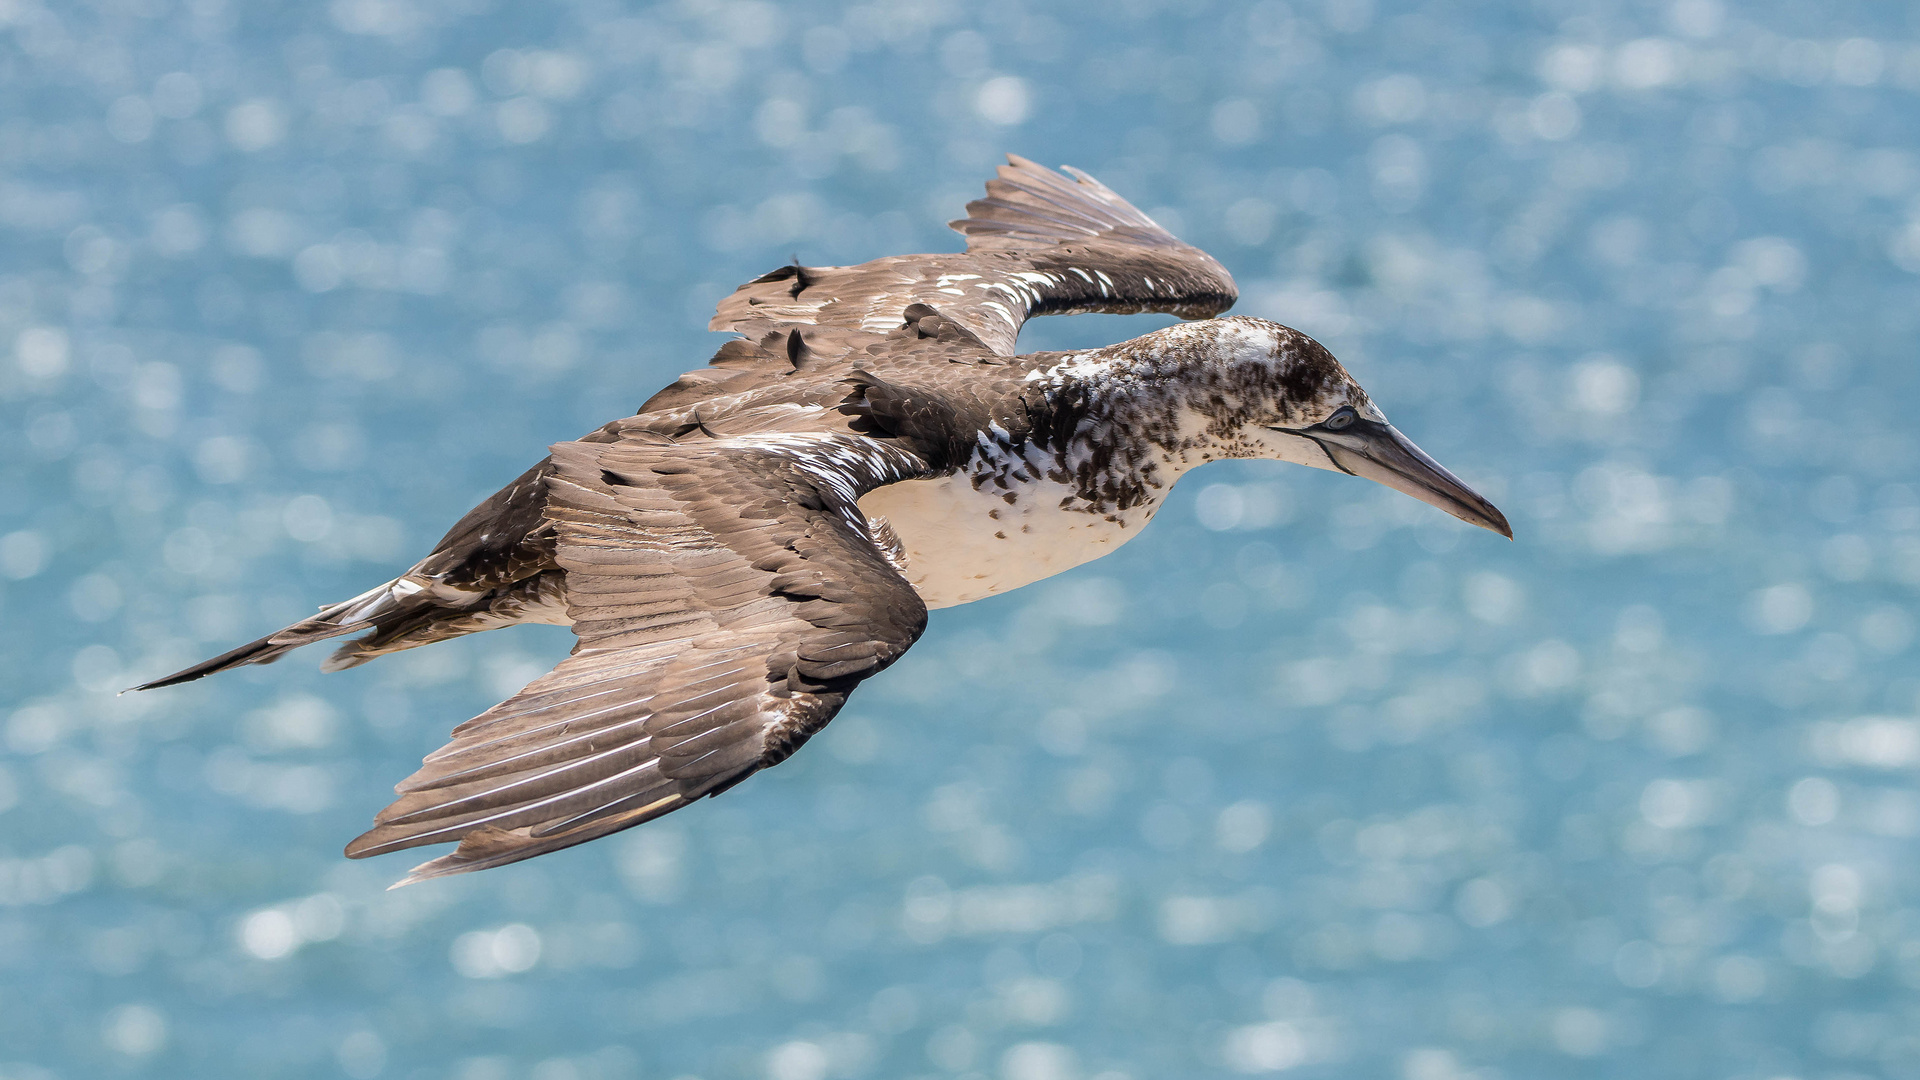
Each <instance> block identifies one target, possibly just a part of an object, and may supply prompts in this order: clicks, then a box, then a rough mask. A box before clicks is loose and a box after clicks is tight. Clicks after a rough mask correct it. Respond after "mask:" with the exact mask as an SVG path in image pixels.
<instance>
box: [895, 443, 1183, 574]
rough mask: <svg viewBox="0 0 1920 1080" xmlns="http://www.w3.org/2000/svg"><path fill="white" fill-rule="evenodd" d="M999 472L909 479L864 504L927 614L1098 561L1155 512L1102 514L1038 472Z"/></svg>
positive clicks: (990, 468) (1148, 507)
mask: <svg viewBox="0 0 1920 1080" xmlns="http://www.w3.org/2000/svg"><path fill="white" fill-rule="evenodd" d="M976 464H978V463H976ZM1003 465H1004V463H994V462H989V463H987V464H986V466H985V467H979V468H971V469H963V470H961V471H959V472H956V473H954V474H952V475H950V476H943V477H935V478H933V479H928V480H905V481H901V482H900V483H896V484H889V485H887V486H885V487H881V488H876V489H874V490H873V491H870V492H868V493H867V494H866V495H864V496H862V497H861V499H860V509H861V511H862V512H863V513H865V514H866V515H867V516H868V517H869V518H873V517H882V518H885V519H886V521H887V523H888V524H889V525H890V526H891V527H892V529H893V531H894V534H895V535H896V536H898V537H899V540H900V547H901V549H902V550H903V552H904V554H905V567H904V570H905V573H906V577H907V580H908V582H910V583H911V584H912V585H913V587H914V589H915V590H916V591H917V592H919V594H920V598H921V599H922V600H924V601H926V605H927V606H928V607H929V608H942V607H952V606H953V605H955V604H965V603H969V602H971V601H974V600H980V599H983V598H985V597H988V596H992V595H994V594H995V593H1003V592H1006V591H1007V590H1009V589H1017V588H1019V587H1020V586H1022V585H1028V584H1031V583H1033V582H1035V581H1039V580H1040V579H1042V578H1047V577H1052V576H1053V575H1055V574H1058V573H1060V572H1062V571H1064V570H1070V569H1072V568H1074V567H1076V566H1079V565H1080V564H1081V563H1084V562H1088V561H1090V560H1093V559H1097V558H1099V557H1100V556H1102V555H1105V554H1107V553H1108V552H1110V551H1113V550H1114V549H1116V548H1118V547H1119V546H1120V545H1121V544H1124V543H1126V542H1127V541H1128V540H1131V539H1133V537H1134V535H1135V534H1137V533H1138V532H1139V531H1140V527H1141V526H1143V525H1145V524H1146V522H1147V519H1149V518H1151V517H1152V516H1153V511H1154V509H1155V505H1154V503H1147V504H1144V505H1135V506H1132V507H1129V508H1127V509H1126V510H1124V511H1114V510H1110V509H1105V508H1102V507H1101V506H1099V505H1097V504H1095V503H1093V502H1091V501H1089V500H1088V499H1086V498H1085V497H1083V496H1082V495H1081V493H1080V491H1079V489H1078V488H1077V487H1075V486H1073V485H1071V484H1068V483H1061V482H1059V481H1057V480H1053V479H1048V478H1046V477H1045V476H1044V475H1040V474H1039V473H1040V470H1038V469H1024V468H1014V469H1007V468H1005V467H1003Z"/></svg>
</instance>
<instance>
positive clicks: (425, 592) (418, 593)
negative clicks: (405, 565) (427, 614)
mask: <svg viewBox="0 0 1920 1080" xmlns="http://www.w3.org/2000/svg"><path fill="white" fill-rule="evenodd" d="M434 604H435V598H434V597H433V595H432V593H431V592H430V591H429V587H428V585H427V583H425V582H422V581H419V580H417V579H415V578H413V577H411V576H405V577H398V578H395V579H393V580H392V581H389V582H387V583H386V584H384V585H380V586H377V587H375V588H372V589H368V590H367V591H366V592H363V593H361V594H360V595H359V596H356V597H354V598H353V599H351V600H342V601H341V602H339V603H337V604H329V605H327V606H326V607H323V608H321V609H320V612H319V614H317V615H314V616H313V617H312V618H308V619H302V620H300V621H299V622H297V623H294V624H293V625H292V626H289V627H287V628H286V629H284V630H280V631H278V632H276V633H272V634H268V635H267V636H266V637H263V638H261V639H259V640H258V641H250V642H248V643H247V644H245V645H242V646H240V647H239V648H237V649H234V650H232V651H231V652H224V653H221V654H220V655H219V656H216V657H214V658H213V659H211V660H202V661H201V662H199V663H197V664H195V665H193V666H192V667H189V668H182V669H181V670H179V671H176V672H174V673H173V674H171V675H169V676H167V677H166V678H164V679H155V680H153V681H152V682H149V683H142V684H140V685H139V686H135V687H133V688H132V689H134V690H157V689H159V688H160V687H162V686H175V685H177V684H179V683H183V682H192V681H193V680H195V679H198V678H201V677H202V676H206V675H212V674H214V673H215V672H220V671H227V670H229V669H232V668H237V667H243V666H245V665H247V664H271V663H273V662H274V661H275V660H278V659H280V658H281V657H282V656H284V655H286V654H287V653H289V652H291V651H293V650H294V649H297V648H299V647H300V646H302V645H310V644H312V643H313V642H316V641H322V640H325V639H327V638H333V637H339V636H341V635H342V634H351V633H354V632H356V631H359V630H365V629H368V628H369V627H373V628H378V627H379V626H381V625H383V624H386V623H390V622H392V621H394V620H396V619H404V618H406V617H407V616H409V615H412V614H414V613H415V611H416V610H417V609H419V608H421V607H425V606H432V605H434Z"/></svg>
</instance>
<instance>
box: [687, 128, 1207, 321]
mask: <svg viewBox="0 0 1920 1080" xmlns="http://www.w3.org/2000/svg"><path fill="white" fill-rule="evenodd" d="M1007 161H1008V164H1006V165H1003V166H1001V167H1000V169H999V172H998V174H997V175H996V177H995V178H994V179H993V180H990V181H988V182H987V197H986V198H984V199H978V200H975V201H974V202H971V203H968V204H967V217H965V218H964V219H962V220H960V221H956V222H953V228H954V229H956V230H958V231H959V232H961V233H964V234H965V235H966V237H967V253H966V254H964V255H899V256H893V257H891V258H885V259H875V260H874V261H872V262H868V263H862V264H860V265H858V266H824V267H816V266H783V267H781V268H780V269H778V270H775V271H773V272H771V273H768V274H764V275H762V276H760V277H758V278H755V279H754V280H752V281H749V282H747V283H746V284H745V285H742V286H740V287H739V288H738V289H736V290H735V291H734V292H733V294H732V295H730V296H728V297H727V298H726V299H724V300H722V301H720V304H719V307H718V310H717V311H716V313H715V315H714V318H713V320H712V322H710V323H708V329H711V330H736V331H744V330H747V329H749V328H757V327H760V326H763V325H777V324H781V323H799V324H806V325H818V326H840V327H846V328H850V329H858V330H864V331H868V332H872V333H887V332H889V331H891V330H893V329H895V328H897V327H899V326H900V325H901V324H902V323H903V322H904V321H905V312H906V310H907V308H908V307H909V306H911V305H913V304H926V305H929V306H931V307H932V308H934V309H936V310H938V311H939V312H940V314H942V315H944V316H946V317H947V318H949V319H952V320H953V321H955V322H956V323H958V324H960V325H962V326H964V327H966V328H967V330H969V331H970V332H971V333H973V334H974V335H975V336H977V337H978V338H979V339H980V340H981V341H982V342H983V343H984V344H986V346H987V347H988V348H990V349H992V350H993V351H994V352H996V353H999V354H1000V355H1003V356H1011V355H1013V352H1014V347H1015V341H1016V340H1017V339H1018V337H1019V334H1020V327H1021V325H1022V324H1023V323H1025V322H1026V320H1028V319H1030V318H1033V317H1035V316H1038V315H1064V314H1071V313H1074V312H1086V311H1101V312H1110V313H1128V312H1139V311H1160V312H1166V313H1168V314H1171V315H1178V316H1180V317H1181V318H1210V317H1212V316H1214V315H1218V314H1220V313H1221V312H1223V311H1225V310H1227V309H1228V308H1229V307H1232V306H1233V303H1234V301H1235V300H1237V299H1238V298H1239V292H1238V290H1237V289H1236V288H1235V287H1234V284H1233V277H1232V275H1230V274H1228V273H1227V271H1226V269H1225V268H1224V267H1222V266H1221V265H1220V264H1219V263H1218V262H1216V261H1214V259H1213V258H1212V257H1211V256H1209V255H1207V253H1206V252H1203V251H1201V250H1200V249H1199V248H1196V247H1192V246H1190V245H1188V244H1184V243H1181V242H1180V241H1179V240H1178V239H1175V238H1174V237H1173V235H1172V234H1170V233H1168V232H1167V231H1166V230H1165V229H1162V228H1161V227H1160V226H1159V225H1157V224H1155V223H1154V221H1153V219H1151V218H1149V217H1147V216H1146V215H1145V214H1143V213H1141V212H1140V211H1139V210H1137V209H1135V208H1134V207H1133V206H1131V205H1129V204H1128V203H1127V201H1126V200H1125V199H1122V198H1121V197H1120V196H1118V195H1116V194H1114V193H1113V192H1112V191H1111V190H1109V189H1108V188H1107V187H1105V186H1104V185H1102V184H1101V183H1100V182H1099V181H1097V180H1095V179H1093V178H1092V177H1091V176H1088V175H1087V174H1085V173H1082V172H1079V171H1077V170H1071V172H1072V177H1073V178H1072V179H1068V178H1067V177H1066V176H1063V175H1061V174H1059V173H1056V172H1053V171H1051V170H1049V169H1044V168H1042V167H1040V166H1038V165H1036V164H1034V163H1033V162H1031V161H1028V160H1026V159H1025V158H1020V157H1015V156H1012V155H1008V157H1007Z"/></svg>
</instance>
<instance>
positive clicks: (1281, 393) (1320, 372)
mask: <svg viewBox="0 0 1920 1080" xmlns="http://www.w3.org/2000/svg"><path fill="white" fill-rule="evenodd" d="M1161 333H1163V334H1169V335H1171V336H1175V337H1179V338H1182V339H1185V340H1183V341H1181V342H1180V344H1179V345H1177V346H1176V347H1175V348H1173V349H1170V350H1168V352H1167V353H1163V354H1162V355H1163V356H1167V357H1169V358H1171V357H1174V356H1181V357H1182V358H1183V359H1184V360H1185V361H1186V363H1185V364H1182V365H1181V366H1184V367H1185V368H1186V370H1185V373H1184V374H1185V376H1186V377H1185V379H1184V380H1182V381H1184V382H1185V383H1186V385H1188V386H1190V387H1193V388H1195V391H1196V392H1194V393H1191V394H1189V395H1188V396H1187V398H1186V401H1185V409H1186V411H1187V412H1188V415H1190V416H1194V417H1196V418H1197V419H1198V420H1199V421H1200V422H1201V423H1202V425H1203V426H1204V432H1205V435H1204V439H1205V441H1206V442H1207V443H1208V444H1209V445H1210V449H1211V450H1212V451H1213V452H1214V453H1217V454H1218V456H1223V457H1242V458H1250V457H1262V458H1277V459H1279V460H1281V461H1290V462H1293V463H1295V464H1298V465H1307V466H1311V467H1313V468H1316V469H1328V470H1332V471H1335V472H1343V473H1348V474H1350V475H1353V476H1362V477H1365V478H1367V479H1369V480H1373V481H1376V482H1378V483H1381V484H1385V485H1386V486H1388V487H1390V488H1393V489H1394V490H1396V491H1400V492H1404V493H1406V494H1408V495H1411V496H1413V497H1414V498H1416V499H1419V500H1420V501H1421V502H1424V503H1431V504H1432V505H1434V506H1437V507H1439V508H1440V509H1442V510H1445V511H1446V512H1447V513H1449V514H1452V515H1453V516H1454V517H1457V518H1459V519H1460V520H1462V521H1465V522H1467V523H1469V524H1472V525H1478V526H1480V527H1481V528H1483V529H1491V530H1492V531H1494V532H1497V533H1499V534H1500V535H1502V536H1505V537H1507V538H1509V539H1511V538H1512V537H1513V530H1512V529H1511V528H1510V527H1509V526H1508V524H1507V519H1506V516H1505V515H1504V514H1502V513H1501V512H1500V511H1499V510H1498V509H1497V508H1496V507H1495V506H1494V505H1493V504H1492V503H1490V502H1488V501H1487V500H1486V499H1484V498H1482V497H1481V496H1480V495H1479V493H1477V492H1475V491H1474V490H1473V489H1472V488H1469V487H1468V486H1467V485H1466V484H1464V483H1462V482H1461V480H1460V478H1459V477H1457V476H1455V475H1453V474H1452V473H1451V472H1448V471H1447V470H1446V469H1445V468H1444V467H1442V466H1441V465H1440V463H1439V462H1437V461H1435V460H1433V459H1432V458H1430V457H1428V456H1427V455H1426V453H1425V452H1424V451H1422V450H1421V449H1420V448H1419V447H1418V446H1415V445H1414V444H1413V441H1412V440H1411V439H1408V438H1407V437H1406V436H1405V435H1402V434H1401V433H1400V432H1399V430H1398V429H1396V428H1395V427H1394V426H1393V425H1392V424H1390V423H1388V422H1387V418H1386V415H1385V414H1384V413H1382V412H1381V411H1380V408H1379V407H1378V406H1377V405H1375V404H1374V403H1373V399H1372V398H1371V397H1370V396H1368V394H1367V392H1366V390H1365V389H1363V388H1362V387H1361V386H1360V384H1359V383H1358V382H1356V381H1355V380H1354V378H1353V376H1352V375H1351V374H1349V373H1348V372H1347V369H1346V368H1345V367H1343V366H1341V364H1340V362H1339V361H1338V360H1335V359H1334V358H1333V355H1332V354H1331V353H1329V352H1328V351H1327V350H1326V349H1325V348H1323V347H1322V346H1321V345H1320V343H1319V342H1317V341H1315V340H1313V339H1312V338H1310V337H1308V336H1307V335H1305V334H1303V333H1301V332H1299V331H1298V330H1294V329H1292V328H1290V327H1286V326H1282V325H1280V324H1279V323H1276V322H1270V321H1268V320H1266V319H1256V318H1250V317H1247V316H1232V317H1229V318H1224V319H1210V320H1207V321H1206V322H1204V323H1187V324H1184V325H1182V326H1176V327H1169V328H1168V329H1167V330H1165V331H1161ZM1169 344H1172V342H1169ZM1195 361H1199V362H1198V363H1196V362H1195ZM1176 363H1178V361H1176ZM1196 368H1198V369H1200V370H1201V371H1202V372H1204V374H1201V376H1200V377H1199V378H1198V379H1195V378H1194V375H1195V374H1196V370H1195V369H1196Z"/></svg>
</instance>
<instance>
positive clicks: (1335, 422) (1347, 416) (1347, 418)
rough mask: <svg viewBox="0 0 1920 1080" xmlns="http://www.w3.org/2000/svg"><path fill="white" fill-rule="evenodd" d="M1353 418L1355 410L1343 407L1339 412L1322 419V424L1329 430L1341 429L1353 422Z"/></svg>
mask: <svg viewBox="0 0 1920 1080" xmlns="http://www.w3.org/2000/svg"><path fill="white" fill-rule="evenodd" d="M1353 419H1354V417H1353V410H1352V409H1346V408H1343V409H1341V410H1340V411H1339V412H1337V413H1334V414H1333V415H1332V416H1329V417H1327V418H1326V419H1325V420H1322V421H1321V422H1320V426H1321V427H1323V428H1326V429H1327V430H1328V431H1339V430H1340V429H1342V428H1344V427H1346V426H1348V425H1349V424H1352V423H1353Z"/></svg>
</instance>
